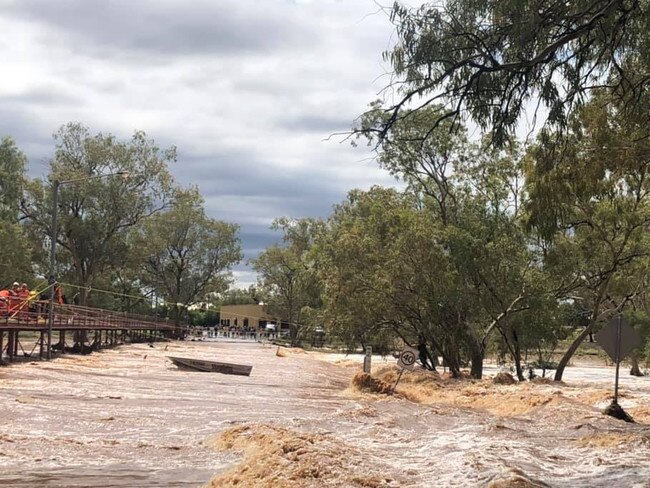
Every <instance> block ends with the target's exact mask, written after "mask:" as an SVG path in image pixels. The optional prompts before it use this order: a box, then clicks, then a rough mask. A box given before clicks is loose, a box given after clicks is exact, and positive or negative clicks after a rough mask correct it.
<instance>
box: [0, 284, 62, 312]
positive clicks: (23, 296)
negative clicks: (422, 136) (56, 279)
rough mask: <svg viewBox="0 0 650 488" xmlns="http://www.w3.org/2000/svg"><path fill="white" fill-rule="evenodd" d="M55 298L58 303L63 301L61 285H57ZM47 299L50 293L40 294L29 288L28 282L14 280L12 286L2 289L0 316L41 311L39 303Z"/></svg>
mask: <svg viewBox="0 0 650 488" xmlns="http://www.w3.org/2000/svg"><path fill="white" fill-rule="evenodd" d="M55 299H56V301H57V303H63V296H62V294H61V287H60V286H57V287H56V291H55ZM45 300H49V295H48V294H45V293H43V294H41V295H40V296H39V294H38V292H37V291H33V290H30V289H29V286H27V283H23V284H19V283H18V282H17V281H14V283H13V285H12V286H11V288H9V289H3V290H0V317H9V318H25V317H28V316H29V313H30V312H37V313H38V312H40V311H41V310H40V308H41V307H39V304H40V303H42V302H43V301H45Z"/></svg>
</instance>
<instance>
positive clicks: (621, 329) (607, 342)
mask: <svg viewBox="0 0 650 488" xmlns="http://www.w3.org/2000/svg"><path fill="white" fill-rule="evenodd" d="M596 340H597V341H598V343H599V344H600V347H602V348H603V349H605V352H606V353H607V354H609V357H610V358H612V360H613V361H614V362H615V363H616V376H615V379H614V399H613V400H612V404H611V405H610V406H609V407H608V409H606V410H605V412H606V413H607V412H608V410H609V411H611V412H618V413H617V414H616V415H621V413H620V412H622V413H623V414H624V415H625V416H627V414H626V413H625V412H624V411H623V409H622V408H620V407H619V405H618V370H619V368H620V366H621V360H622V359H623V358H624V357H625V356H627V355H628V354H629V353H630V352H632V349H634V348H636V347H639V346H640V345H641V337H639V334H637V332H636V330H634V329H633V328H632V327H630V325H629V324H627V323H626V322H625V320H623V315H622V314H620V313H619V314H618V315H616V316H615V317H613V318H612V320H611V322H610V323H609V324H608V325H606V326H605V327H603V328H602V329H601V330H600V331H599V332H598V333H597V334H596ZM628 417H629V416H628ZM622 418H624V417H622ZM630 418H631V417H630Z"/></svg>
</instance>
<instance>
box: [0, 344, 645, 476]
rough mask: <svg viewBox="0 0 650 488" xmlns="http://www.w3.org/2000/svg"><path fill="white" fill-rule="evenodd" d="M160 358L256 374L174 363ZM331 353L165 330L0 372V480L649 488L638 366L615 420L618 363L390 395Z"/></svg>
mask: <svg viewBox="0 0 650 488" xmlns="http://www.w3.org/2000/svg"><path fill="white" fill-rule="evenodd" d="M168 355H169V356H188V357H199V358H206V359H215V360H220V361H221V360H222V361H230V362H239V363H244V364H252V365H253V372H252V374H251V376H250V377H243V376H227V375H221V374H205V373H193V372H186V371H179V370H178V369H177V368H176V367H175V366H173V365H172V364H171V363H170V362H169V361H168V360H167V359H166V356H168ZM338 359H340V358H338V357H336V356H333V355H324V354H317V353H308V354H303V353H299V352H297V351H290V350H287V351H285V353H284V354H281V355H277V354H276V348H275V347H270V346H264V345H260V344H257V343H234V342H176V343H169V344H163V343H159V344H156V345H155V347H154V348H150V347H148V346H147V345H146V344H139V345H129V346H122V347H120V348H117V349H111V350H104V351H102V352H100V353H94V354H92V355H90V356H72V355H69V356H64V357H61V358H58V359H56V360H54V361H51V362H33V363H24V364H16V365H13V366H11V367H8V368H2V369H0V409H1V411H2V415H1V416H0V486H3V487H4V486H8V487H34V486H38V487H55V486H56V487H60V486H70V487H82V486H84V487H86V486H87V487H90V486H93V487H134V488H135V487H138V488H140V487H154V486H155V487H190V486H191V487H200V486H213V487H222V486H223V487H228V486H239V487H262V488H263V487H269V488H270V487H284V486H286V487H294V486H295V487H309V486H314V487H320V486H346V487H347V486H352V487H354V486H359V487H364V486H365V487H376V488H379V487H398V486H400V487H430V486H440V487H467V486H492V487H516V486H517V487H529V488H530V487H535V486H553V487H597V486H603V487H617V488H618V487H633V486H637V487H648V486H650V484H648V481H649V480H650V463H648V461H647V460H648V458H649V456H650V427H648V426H647V425H646V424H644V423H643V422H650V379H649V378H634V377H630V376H627V375H623V376H622V378H621V391H622V399H621V404H622V406H623V407H624V408H625V409H626V410H628V411H629V412H630V413H631V414H632V415H633V416H634V417H635V418H636V419H637V421H638V422H639V423H637V424H626V423H624V422H621V421H617V420H615V419H611V418H609V417H605V416H603V415H601V414H600V413H599V409H600V408H602V407H604V406H605V405H606V404H607V403H608V400H609V395H610V391H611V386H612V380H613V368H605V367H597V368H596V367H592V368H569V369H568V370H567V373H566V383H564V384H560V385H557V384H547V383H543V382H540V383H534V384H533V383H527V384H524V385H493V384H492V383H491V381H490V380H485V381H482V382H472V381H455V380H448V379H444V378H440V377H436V376H434V375H430V374H427V373H424V372H419V373H405V374H404V376H403V378H402V381H401V383H400V386H399V387H398V389H397V395H395V396H392V397H391V396H389V395H386V394H377V393H367V392H363V391H360V390H358V389H357V388H355V387H353V386H350V385H351V383H350V381H351V378H352V377H353V376H354V375H355V373H357V372H358V371H359V367H360V366H359V362H358V360H357V358H348V359H345V360H342V361H337V360H338ZM337 362H338V364H337ZM376 362H380V361H376ZM390 363H392V361H390V362H389V364H390ZM373 372H376V374H377V375H378V376H379V377H381V378H382V379H383V380H385V381H386V382H388V383H390V382H392V381H393V380H394V378H395V371H394V369H393V368H392V367H390V366H389V365H384V366H380V365H374V366H373ZM486 373H487V376H490V375H492V376H493V375H494V374H495V373H496V369H495V368H490V367H487V368H486Z"/></svg>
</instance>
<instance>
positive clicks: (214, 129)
mask: <svg viewBox="0 0 650 488" xmlns="http://www.w3.org/2000/svg"><path fill="white" fill-rule="evenodd" d="M409 1H411V0H409ZM0 28H1V29H2V30H3V32H4V34H5V35H4V36H3V37H1V38H0V48H1V50H2V52H3V61H0V66H2V67H3V83H2V86H0V115H2V116H1V117H0V137H1V136H5V135H10V136H12V137H14V139H15V140H16V142H17V143H18V145H19V147H20V148H21V149H22V150H23V151H24V152H25V153H26V154H27V156H28V158H29V174H30V175H31V176H36V177H40V176H44V175H45V174H46V173H47V162H48V160H49V158H51V156H52V154H53V153H54V146H55V144H54V141H53V140H52V134H53V133H54V132H55V131H56V130H57V129H58V128H59V127H60V126H61V125H62V124H65V123H67V122H70V121H79V122H81V123H83V124H86V125H87V126H88V127H89V129H90V131H91V132H92V133H95V132H99V131H101V132H103V133H112V134H115V135H116V136H117V137H119V138H128V137H130V135H131V134H132V132H133V130H134V129H139V130H144V131H146V133H147V135H148V136H149V137H151V138H153V139H155V141H156V143H157V144H158V145H159V146H160V147H169V146H171V145H175V146H177V147H178V162H177V163H176V164H173V165H171V168H170V170H171V172H172V174H173V175H174V177H175V178H176V180H177V181H178V182H179V183H180V184H182V185H184V186H188V185H197V186H198V188H199V190H200V191H201V193H202V194H203V196H204V198H205V204H206V211H207V213H208V214H209V215H210V216H211V217H214V218H217V219H220V220H225V221H228V222H233V223H237V224H239V225H240V232H239V235H240V238H241V241H242V246H243V250H244V253H245V260H244V261H243V262H242V263H241V264H240V265H238V266H237V267H236V268H235V271H236V272H237V273H239V274H238V276H239V277H238V279H239V280H241V276H244V275H246V278H245V279H243V281H244V282H250V281H251V277H252V276H253V273H252V271H251V270H250V269H249V268H248V267H247V265H246V262H247V261H248V260H249V259H250V258H253V257H255V256H256V255H258V254H259V252H260V251H262V250H263V249H265V248H266V247H268V246H269V245H272V244H274V243H277V242H278V241H279V240H280V239H281V235H280V234H279V233H278V232H274V231H272V230H270V229H269V225H270V224H271V222H272V221H273V220H274V219H275V218H278V217H282V216H287V217H293V218H302V217H326V216H328V215H329V214H330V213H331V211H332V206H333V205H335V204H336V203H338V202H341V201H342V200H343V199H344V198H345V196H346V193H347V192H348V191H349V190H351V189H352V188H368V187H369V186H371V185H373V184H388V185H391V184H394V182H393V180H392V178H390V177H389V176H388V175H387V174H386V173H385V172H382V171H380V170H379V169H378V168H377V166H376V165H375V164H373V163H371V162H368V160H369V159H370V158H371V155H370V154H369V150H367V148H365V147H358V148H352V147H350V144H349V143H348V141H345V142H344V141H342V139H344V138H343V137H332V138H330V139H328V137H329V136H330V135H332V134H333V133H340V132H345V131H347V130H349V129H350V127H351V125H352V124H353V123H354V120H355V117H357V116H358V115H359V114H360V113H362V112H363V111H364V110H365V109H366V107H367V104H368V102H370V101H371V100H373V99H375V98H377V96H378V93H379V92H380V90H381V88H382V87H383V86H381V85H382V84H383V81H382V82H379V84H378V85H377V86H373V83H375V82H376V80H378V79H379V77H381V76H382V75H384V74H385V73H386V67H385V66H384V65H383V62H382V61H381V52H382V51H383V50H385V49H386V48H387V47H388V46H389V39H390V36H391V32H392V31H393V27H392V26H391V24H390V21H389V19H388V18H387V16H386V15H385V13H382V12H381V11H378V6H377V3H376V2H375V0H356V1H354V2H353V1H344V0H313V1H309V0H57V1H54V0H0Z"/></svg>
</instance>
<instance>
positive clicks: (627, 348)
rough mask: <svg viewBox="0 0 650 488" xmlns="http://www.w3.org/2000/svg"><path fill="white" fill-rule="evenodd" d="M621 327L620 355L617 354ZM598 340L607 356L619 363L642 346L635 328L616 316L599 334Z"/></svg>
mask: <svg viewBox="0 0 650 488" xmlns="http://www.w3.org/2000/svg"><path fill="white" fill-rule="evenodd" d="M619 321H620V327H621V335H620V349H619V353H618V355H617V354H616V344H617V342H618V340H619V337H618V327H619ZM595 337H596V340H597V341H598V344H600V347H602V348H603V349H604V350H605V352H606V353H607V355H608V356H609V357H610V358H612V361H614V362H618V361H620V360H622V359H623V358H625V356H627V355H628V354H630V353H631V352H632V351H633V350H634V349H636V348H637V347H639V346H640V345H641V342H642V341H641V337H640V336H639V334H638V332H637V331H636V330H634V327H632V326H630V324H628V323H627V322H625V320H624V319H623V317H621V316H616V317H614V318H612V320H611V322H610V323H609V324H607V325H606V326H605V327H603V328H602V329H601V330H600V331H598V333H597V334H595Z"/></svg>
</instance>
